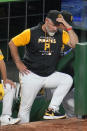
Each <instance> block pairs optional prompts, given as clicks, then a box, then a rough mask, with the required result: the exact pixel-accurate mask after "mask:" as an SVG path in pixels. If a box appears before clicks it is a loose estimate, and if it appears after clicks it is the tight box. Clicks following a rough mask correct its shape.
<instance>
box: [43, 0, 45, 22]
mask: <svg viewBox="0 0 87 131" xmlns="http://www.w3.org/2000/svg"><path fill="white" fill-rule="evenodd" d="M44 16H45V0H43V22H44Z"/></svg>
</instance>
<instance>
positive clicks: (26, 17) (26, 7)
mask: <svg viewBox="0 0 87 131" xmlns="http://www.w3.org/2000/svg"><path fill="white" fill-rule="evenodd" d="M27 4H28V2H27V0H26V7H25V8H26V10H25V13H26V14H25V29H26V28H27Z"/></svg>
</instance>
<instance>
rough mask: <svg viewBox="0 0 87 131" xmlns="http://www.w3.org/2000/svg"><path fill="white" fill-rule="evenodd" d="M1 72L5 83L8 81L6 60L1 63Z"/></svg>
mask: <svg viewBox="0 0 87 131" xmlns="http://www.w3.org/2000/svg"><path fill="white" fill-rule="evenodd" d="M0 71H1V76H2V79H3V80H4V81H5V80H6V79H7V71H6V65H5V62H4V60H1V61H0Z"/></svg>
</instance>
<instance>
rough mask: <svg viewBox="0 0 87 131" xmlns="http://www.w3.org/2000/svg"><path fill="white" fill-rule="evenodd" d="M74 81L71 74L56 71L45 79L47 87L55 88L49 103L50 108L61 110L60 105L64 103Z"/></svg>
mask: <svg viewBox="0 0 87 131" xmlns="http://www.w3.org/2000/svg"><path fill="white" fill-rule="evenodd" d="M72 83H73V79H72V77H71V76H69V75H68V74H65V73H60V72H55V73H53V74H52V75H50V76H49V77H47V79H46V80H45V83H44V87H45V88H55V90H54V92H53V96H52V99H51V102H50V104H49V107H48V108H49V109H53V110H54V111H58V110H59V106H60V104H61V103H62V101H63V99H64V97H65V96H66V94H67V93H68V91H69V90H70V88H71V86H72Z"/></svg>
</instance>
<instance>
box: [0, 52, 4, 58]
mask: <svg viewBox="0 0 87 131" xmlns="http://www.w3.org/2000/svg"><path fill="white" fill-rule="evenodd" d="M3 58H4V56H3V54H2V51H1V50H0V60H3Z"/></svg>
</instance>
